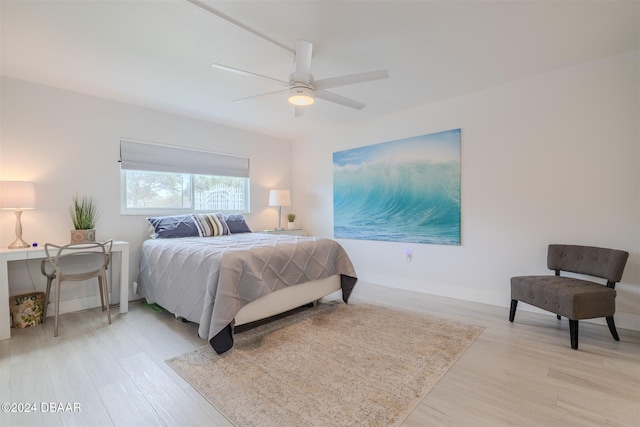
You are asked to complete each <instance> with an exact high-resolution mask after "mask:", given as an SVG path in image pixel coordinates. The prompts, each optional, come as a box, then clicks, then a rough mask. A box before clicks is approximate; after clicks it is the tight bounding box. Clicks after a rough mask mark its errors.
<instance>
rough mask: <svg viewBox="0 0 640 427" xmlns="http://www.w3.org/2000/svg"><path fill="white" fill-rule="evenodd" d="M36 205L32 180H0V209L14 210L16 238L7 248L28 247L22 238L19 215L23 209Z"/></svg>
mask: <svg viewBox="0 0 640 427" xmlns="http://www.w3.org/2000/svg"><path fill="white" fill-rule="evenodd" d="M35 207H36V190H35V186H34V185H33V182H24V181H0V209H5V210H9V209H10V210H15V213H16V240H15V241H14V242H13V243H12V244H10V245H9V249H21V248H28V247H30V246H31V245H30V244H28V243H27V242H25V241H24V240H22V224H21V223H20V216H21V215H22V210H23V209H33V208H35Z"/></svg>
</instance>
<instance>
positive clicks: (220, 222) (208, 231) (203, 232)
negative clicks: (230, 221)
mask: <svg viewBox="0 0 640 427" xmlns="http://www.w3.org/2000/svg"><path fill="white" fill-rule="evenodd" d="M191 217H192V218H193V222H194V223H195V224H196V228H197V229H198V234H199V235H200V237H212V236H224V235H227V234H231V233H229V227H228V226H227V223H226V222H225V220H224V217H223V216H222V214H221V213H211V214H193V215H191Z"/></svg>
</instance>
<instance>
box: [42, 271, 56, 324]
mask: <svg viewBox="0 0 640 427" xmlns="http://www.w3.org/2000/svg"><path fill="white" fill-rule="evenodd" d="M52 281H53V277H47V289H46V291H45V292H44V307H43V308H42V323H45V322H46V321H47V308H48V307H49V296H50V294H51V282H52Z"/></svg>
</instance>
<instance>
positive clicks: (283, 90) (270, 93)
mask: <svg viewBox="0 0 640 427" xmlns="http://www.w3.org/2000/svg"><path fill="white" fill-rule="evenodd" d="M286 91H287V89H281V90H276V91H274V92H267V93H261V94H260V95H252V96H247V97H244V98H238V99H233V100H232V101H231V102H235V103H239V102H244V101H247V100H249V99H254V98H261V97H263V96H267V95H274V94H276V93H283V92H286Z"/></svg>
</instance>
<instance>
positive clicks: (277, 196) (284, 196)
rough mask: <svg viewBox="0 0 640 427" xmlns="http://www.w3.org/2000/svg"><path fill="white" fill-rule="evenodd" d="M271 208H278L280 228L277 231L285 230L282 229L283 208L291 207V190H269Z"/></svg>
mask: <svg viewBox="0 0 640 427" xmlns="http://www.w3.org/2000/svg"><path fill="white" fill-rule="evenodd" d="M269 206H278V228H276V230H284V228H282V207H283V206H291V195H290V194H289V190H269Z"/></svg>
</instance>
